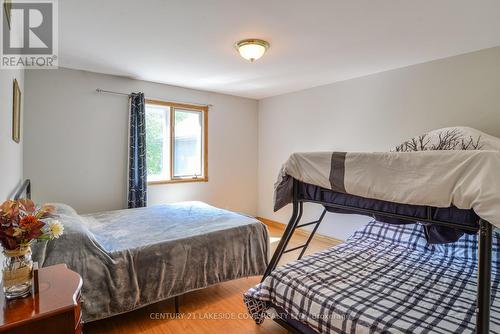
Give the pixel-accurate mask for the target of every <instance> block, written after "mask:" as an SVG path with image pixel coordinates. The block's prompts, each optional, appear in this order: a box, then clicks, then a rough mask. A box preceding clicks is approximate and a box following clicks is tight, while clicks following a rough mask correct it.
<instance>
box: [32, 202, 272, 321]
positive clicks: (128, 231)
mask: <svg viewBox="0 0 500 334" xmlns="http://www.w3.org/2000/svg"><path fill="white" fill-rule="evenodd" d="M56 207H57V215H58V216H59V219H60V221H61V222H62V223H63V225H64V234H63V235H62V236H61V237H60V238H59V239H57V240H52V241H47V242H41V243H36V244H34V245H33V258H34V260H35V261H38V262H39V265H41V266H43V267H45V266H49V265H53V264H57V263H66V264H67V266H68V267H69V268H70V269H72V270H74V271H76V272H77V273H79V274H80V275H81V276H82V278H83V287H82V298H83V304H82V311H83V321H85V322H89V321H93V320H98V319H102V318H106V317H110V316H113V315H116V314H120V313H124V312H128V311H132V310H134V309H137V308H140V307H143V306H145V305H148V304H151V303H155V302H158V301H161V300H164V299H167V298H171V297H174V296H177V295H180V294H184V293H186V292H188V291H192V290H195V289H201V288H205V287H207V286H210V285H213V284H216V283H220V282H224V281H228V280H232V279H237V278H241V277H248V276H254V275H260V274H262V273H263V272H264V270H265V268H266V266H267V262H268V249H269V248H268V247H269V239H268V233H267V228H266V227H265V225H263V224H262V223H261V222H259V221H258V220H256V219H254V218H252V217H248V216H244V215H241V214H238V213H235V212H231V211H227V210H222V209H218V208H215V207H212V206H210V205H208V204H205V203H202V202H183V203H176V204H168V205H158V206H151V207H147V208H139V209H128V210H116V211H108V212H100V213H95V214H90V215H83V216H82V215H78V214H77V213H76V212H75V211H74V210H73V209H72V208H70V207H68V206H67V205H63V204H59V205H56Z"/></svg>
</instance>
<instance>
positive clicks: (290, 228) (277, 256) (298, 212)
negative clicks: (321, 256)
mask: <svg viewBox="0 0 500 334" xmlns="http://www.w3.org/2000/svg"><path fill="white" fill-rule="evenodd" d="M295 182H296V181H295V180H294V183H295ZM297 189H298V187H297V186H296V184H294V187H293V198H294V201H293V211H292V217H291V218H290V221H289V222H288V225H287V226H286V229H285V231H284V232H283V236H282V237H281V239H280V242H279V244H278V246H277V247H276V250H275V251H274V254H273V257H272V258H271V261H270V262H269V264H268V266H267V268H266V271H265V272H264V275H263V276H262V280H264V279H265V278H266V277H267V276H269V275H270V274H271V272H272V271H273V270H274V269H276V266H277V265H278V262H279V261H280V260H281V257H282V256H283V254H285V253H290V252H293V251H296V250H299V249H302V251H301V252H300V254H299V257H298V260H300V259H301V258H302V256H304V253H305V252H306V250H307V247H308V246H309V244H310V243H311V240H312V238H313V237H314V235H315V234H316V231H317V230H318V227H319V225H320V224H321V222H322V221H323V218H324V217H325V215H326V212H327V210H326V209H323V212H322V213H321V215H320V217H319V218H318V219H317V220H314V221H312V222H309V223H304V224H300V225H299V222H300V219H301V218H302V213H303V211H304V208H303V202H301V201H297ZM310 225H314V228H313V230H312V231H311V234H309V236H308V238H307V240H306V243H305V244H303V245H300V246H297V247H293V248H290V249H286V247H287V246H288V243H289V242H290V239H291V238H292V236H293V233H294V232H295V230H296V229H298V228H301V227H305V226H310Z"/></svg>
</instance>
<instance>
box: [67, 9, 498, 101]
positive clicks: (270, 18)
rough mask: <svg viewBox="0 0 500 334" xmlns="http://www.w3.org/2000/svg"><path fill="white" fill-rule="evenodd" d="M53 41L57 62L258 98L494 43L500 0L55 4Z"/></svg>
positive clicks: (496, 40) (465, 51) (450, 54)
mask: <svg viewBox="0 0 500 334" xmlns="http://www.w3.org/2000/svg"><path fill="white" fill-rule="evenodd" d="M244 38H262V39H265V40H267V41H269V42H270V43H271V48H270V49H269V51H268V52H267V53H266V54H265V55H264V57H263V58H261V59H260V60H258V61H257V62H255V63H249V62H247V61H245V60H244V59H242V58H240V57H239V55H238V54H237V52H236V51H235V49H234V48H233V44H234V42H236V41H238V40H240V39H244ZM59 41H60V42H59V49H60V50H59V54H60V58H59V59H60V66H64V67H69V68H77V69H84V70H90V71H95V72H102V73H109V74H117V75H123V76H127V77H132V78H137V79H142V80H148V81H154V82H161V83H167V84H173V85H178V86H184V87H190V88H197V89H203V90H209V91H215V92H222V93H228V94H233V95H238V96H245V97H250V98H257V99H259V98H263V97H268V96H272V95H278V94H283V93H287V92H291V91H295V90H300V89H304V88H309V87H313V86H318V85H322V84H327V83H331V82H335V81H340V80H345V79H349V78H354V77H359V76H363V75H367V74H372V73H376V72H380V71H385V70H389V69H394V68H398V67H403V66H407V65H411V64H416V63H421V62H425V61H430V60H433V59H438V58H444V57H448V56H453V55H457V54H461V53H467V52H471V51H475V50H479V49H484V48H489V47H493V46H497V45H500V1H498V0H490V1H486V0H479V1H478V0H474V1H471V0H428V1H418V0H407V1H401V0H357V1H351V0H252V1H250V0H198V1H196V0H176V1H173V0H170V1H168V0H164V1H162V0H143V1H139V0H106V1H103V0H85V1H82V0H61V1H59Z"/></svg>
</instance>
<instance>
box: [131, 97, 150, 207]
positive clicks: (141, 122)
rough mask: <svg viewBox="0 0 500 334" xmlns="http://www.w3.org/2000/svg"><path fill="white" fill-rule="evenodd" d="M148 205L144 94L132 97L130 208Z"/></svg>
mask: <svg viewBox="0 0 500 334" xmlns="http://www.w3.org/2000/svg"><path fill="white" fill-rule="evenodd" d="M146 205H147V169H146V111H145V105H144V94H143V93H132V94H131V95H130V129H129V171H128V207H129V208H140V207H143V206H146Z"/></svg>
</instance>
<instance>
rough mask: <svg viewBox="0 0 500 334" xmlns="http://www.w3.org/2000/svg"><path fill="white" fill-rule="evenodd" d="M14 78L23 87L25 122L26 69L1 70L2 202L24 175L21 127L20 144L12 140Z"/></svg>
mask: <svg viewBox="0 0 500 334" xmlns="http://www.w3.org/2000/svg"><path fill="white" fill-rule="evenodd" d="M14 79H17V81H18V83H19V88H20V89H21V124H23V113H24V110H23V109H24V103H23V99H24V71H22V70H0V160H1V163H0V203H1V202H3V201H4V200H6V199H7V198H9V197H10V196H11V195H12V193H13V191H14V190H15V188H16V187H17V186H18V185H19V184H20V183H21V181H22V177H23V143H24V138H25V133H24V131H23V130H22V129H21V142H20V143H19V144H18V143H16V142H15V141H13V140H12V101H13V96H12V95H13V81H14Z"/></svg>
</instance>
